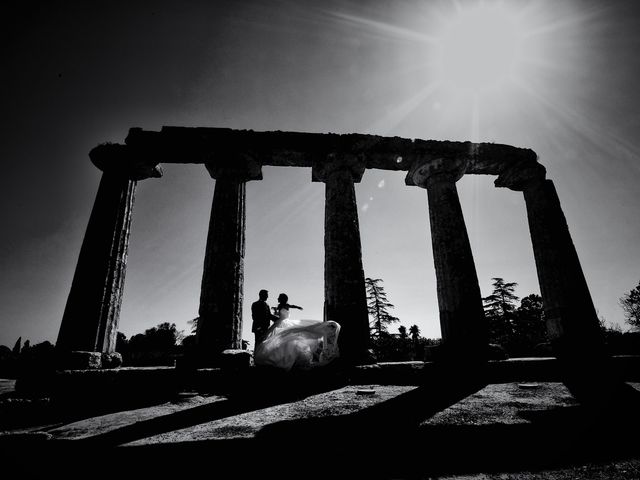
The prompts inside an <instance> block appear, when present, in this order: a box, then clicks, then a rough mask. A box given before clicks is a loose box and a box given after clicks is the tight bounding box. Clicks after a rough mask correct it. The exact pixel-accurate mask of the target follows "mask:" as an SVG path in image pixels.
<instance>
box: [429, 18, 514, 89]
mask: <svg viewBox="0 0 640 480" xmlns="http://www.w3.org/2000/svg"><path fill="white" fill-rule="evenodd" d="M521 35H522V32H521V29H519V28H518V24H517V21H516V18H515V17H513V16H511V15H509V14H508V12H506V11H505V10H504V9H501V8H497V7H487V6H477V7H476V8H473V9H471V10H461V11H459V12H458V13H457V14H456V16H455V17H454V18H453V19H452V20H451V21H450V22H449V23H448V24H447V25H446V26H445V27H444V28H443V31H442V32H441V34H440V35H439V37H438V38H439V40H440V41H439V44H440V45H439V47H440V52H439V53H440V62H439V63H440V69H441V74H440V76H441V80H442V82H443V83H444V84H446V85H448V86H451V87H456V88H459V89H463V90H470V91H473V92H480V91H484V90H487V89H491V88H495V87H499V86H500V85H501V84H502V83H503V82H504V81H505V80H508V79H509V78H510V76H511V75H512V73H513V68H514V65H515V64H516V62H517V60H518V50H519V43H520V41H521Z"/></svg>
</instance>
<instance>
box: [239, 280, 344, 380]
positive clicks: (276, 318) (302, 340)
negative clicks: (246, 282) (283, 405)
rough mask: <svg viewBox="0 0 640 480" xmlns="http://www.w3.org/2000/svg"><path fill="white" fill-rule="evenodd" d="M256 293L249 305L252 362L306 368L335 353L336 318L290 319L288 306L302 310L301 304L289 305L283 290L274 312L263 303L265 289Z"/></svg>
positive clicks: (336, 340) (334, 357)
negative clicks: (253, 345)
mask: <svg viewBox="0 0 640 480" xmlns="http://www.w3.org/2000/svg"><path fill="white" fill-rule="evenodd" d="M258 296H259V299H258V300H257V301H255V302H253V304H252V305H251V317H252V319H253V324H252V327H251V331H252V332H253V333H254V335H255V348H254V351H253V358H254V362H255V364H256V365H265V366H272V367H276V368H281V369H284V370H291V369H293V368H297V369H303V370H306V369H309V368H313V367H319V366H323V365H326V364H328V363H330V362H332V361H333V360H335V359H336V358H338V357H339V350H338V334H339V333H340V325H339V324H338V323H337V322H334V321H327V322H322V321H320V320H293V319H290V318H289V313H290V310H291V309H298V310H302V307H299V306H298V305H291V304H290V303H289V297H288V296H287V295H286V294H285V293H281V294H280V295H278V306H277V307H274V312H275V315H274V314H272V313H271V310H270V308H269V304H268V303H267V299H268V298H269V292H268V291H267V290H260V292H259V293H258ZM271 322H273V324H271Z"/></svg>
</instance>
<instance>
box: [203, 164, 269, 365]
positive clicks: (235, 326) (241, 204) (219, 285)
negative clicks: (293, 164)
mask: <svg viewBox="0 0 640 480" xmlns="http://www.w3.org/2000/svg"><path fill="white" fill-rule="evenodd" d="M206 167H207V170H208V171H209V173H210V175H211V177H212V178H214V179H215V180H216V184H215V189H214V194H213V203H212V205H211V219H210V222H209V234H208V237H207V246H206V251H205V258H204V269H203V274H202V287H201V291H200V308H199V316H200V318H199V320H198V327H197V332H196V342H197V346H198V352H199V356H200V362H201V364H207V363H214V364H215V363H216V362H217V361H218V355H219V354H220V353H221V352H222V351H223V350H225V349H240V348H242V299H243V283H244V253H245V191H246V182H247V181H249V180H261V179H262V170H261V166H260V165H259V164H258V163H257V162H255V161H254V160H253V159H251V158H250V157H247V156H241V155H229V156H228V157H227V158H225V159H224V161H217V162H213V161H212V162H209V163H207V164H206Z"/></svg>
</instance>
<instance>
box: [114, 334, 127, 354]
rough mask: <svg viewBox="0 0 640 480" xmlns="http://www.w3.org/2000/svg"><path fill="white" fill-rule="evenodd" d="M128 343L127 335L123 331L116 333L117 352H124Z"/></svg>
mask: <svg viewBox="0 0 640 480" xmlns="http://www.w3.org/2000/svg"><path fill="white" fill-rule="evenodd" d="M128 344H129V341H128V340H127V336H126V335H125V334H124V333H122V332H118V333H117V334H116V352H119V353H124V352H125V351H126V350H127V345H128Z"/></svg>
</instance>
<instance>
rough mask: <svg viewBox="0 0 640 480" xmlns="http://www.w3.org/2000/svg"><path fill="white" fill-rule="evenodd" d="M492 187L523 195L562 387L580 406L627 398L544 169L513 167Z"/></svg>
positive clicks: (532, 166) (538, 166) (548, 330)
mask: <svg viewBox="0 0 640 480" xmlns="http://www.w3.org/2000/svg"><path fill="white" fill-rule="evenodd" d="M495 185H496V186H498V187H507V188H510V189H511V190H516V191H522V192H523V193H524V199H525V203H526V208H527V218H528V222H529V231H530V233H531V243H532V245H533V254H534V258H535V262H536V269H537V272H538V281H539V283H540V292H541V294H542V301H543V304H544V312H545V319H546V323H547V333H548V336H549V338H550V341H551V343H552V346H553V350H554V353H555V355H556V356H557V357H558V359H559V360H560V362H561V363H560V364H561V366H562V368H563V372H564V375H565V380H564V381H565V383H566V384H567V386H568V387H569V389H570V390H571V391H572V393H573V394H574V395H575V396H576V397H577V398H579V399H580V400H583V401H594V400H597V401H603V400H607V401H608V400H609V399H610V398H611V397H614V396H616V397H617V398H618V400H616V401H620V398H623V397H624V398H628V397H630V395H629V392H628V391H627V390H629V389H627V388H625V386H624V385H623V382H622V381H621V379H620V378H618V375H617V374H616V372H614V370H613V369H612V368H611V365H610V359H609V356H608V354H607V352H606V348H605V344H604V338H603V336H602V333H601V331H600V328H599V321H598V316H597V313H596V310H595V308H594V305H593V301H592V299H591V294H590V293H589V288H588V286H587V282H586V280H585V277H584V274H583V272H582V268H581V266H580V261H579V259H578V254H577V252H576V249H575V246H574V244H573V241H572V239H571V235H570V233H569V228H568V226H567V221H566V219H565V216H564V213H563V212H562V207H561V206H560V200H559V198H558V194H557V193H556V189H555V187H554V185H553V182H552V181H551V180H546V179H545V168H544V167H543V166H542V165H540V164H537V163H536V164H527V165H514V166H513V167H511V168H509V169H507V170H505V171H504V172H503V173H501V175H500V176H499V177H498V178H497V179H496V182H495ZM636 396H637V395H636ZM620 405H621V404H620Z"/></svg>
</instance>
